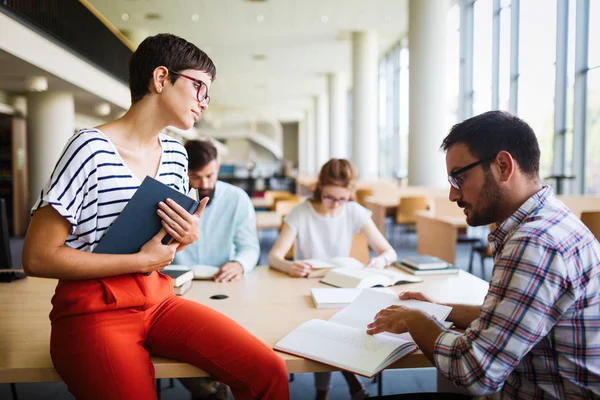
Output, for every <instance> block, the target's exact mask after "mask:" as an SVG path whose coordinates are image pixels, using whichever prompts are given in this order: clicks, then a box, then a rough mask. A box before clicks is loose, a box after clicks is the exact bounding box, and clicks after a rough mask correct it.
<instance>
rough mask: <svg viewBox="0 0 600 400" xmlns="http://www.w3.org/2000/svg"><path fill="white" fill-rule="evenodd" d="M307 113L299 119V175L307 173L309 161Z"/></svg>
mask: <svg viewBox="0 0 600 400" xmlns="http://www.w3.org/2000/svg"><path fill="white" fill-rule="evenodd" d="M306 126H307V124H306V113H305V114H304V118H303V119H302V120H300V121H298V175H299V176H305V175H307V173H308V172H307V167H308V166H307V163H306V153H307V148H306V140H307V136H308V132H307V129H306Z"/></svg>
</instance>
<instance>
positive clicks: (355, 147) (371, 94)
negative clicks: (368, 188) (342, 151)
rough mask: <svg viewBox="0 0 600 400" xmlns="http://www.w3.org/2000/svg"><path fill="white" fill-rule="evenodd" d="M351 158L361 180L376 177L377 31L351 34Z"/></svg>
mask: <svg viewBox="0 0 600 400" xmlns="http://www.w3.org/2000/svg"><path fill="white" fill-rule="evenodd" d="M352 59H353V69H354V74H353V75H354V77H353V79H352V81H353V88H354V91H353V95H352V98H353V101H352V102H353V107H352V109H353V113H354V115H353V129H352V154H353V161H354V163H355V164H356V168H357V170H358V176H359V177H360V178H361V179H373V178H377V165H378V159H377V158H378V157H377V141H378V138H377V65H378V51H377V33H376V32H375V31H368V32H354V33H353V34H352Z"/></svg>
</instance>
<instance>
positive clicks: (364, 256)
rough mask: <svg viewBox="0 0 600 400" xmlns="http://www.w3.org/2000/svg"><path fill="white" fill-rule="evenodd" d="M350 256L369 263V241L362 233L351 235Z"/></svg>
mask: <svg viewBox="0 0 600 400" xmlns="http://www.w3.org/2000/svg"><path fill="white" fill-rule="evenodd" d="M350 257H353V258H356V259H357V260H358V261H360V262H361V263H363V264H368V263H369V242H368V241H367V238H366V237H365V235H363V234H362V233H357V234H356V235H354V236H353V237H352V247H350Z"/></svg>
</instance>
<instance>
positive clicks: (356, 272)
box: [322, 267, 392, 288]
mask: <svg viewBox="0 0 600 400" xmlns="http://www.w3.org/2000/svg"><path fill="white" fill-rule="evenodd" d="M322 282H324V283H328V284H330V285H333V286H337V287H344V288H370V287H373V286H375V285H381V286H389V285H391V283H392V282H391V281H390V280H389V278H387V277H386V276H384V275H381V274H377V273H375V272H374V271H373V270H371V269H368V268H353V267H344V268H335V269H332V270H331V271H329V272H328V273H327V275H325V277H324V278H323V280H322Z"/></svg>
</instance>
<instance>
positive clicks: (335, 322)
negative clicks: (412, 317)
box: [275, 290, 451, 377]
mask: <svg viewBox="0 0 600 400" xmlns="http://www.w3.org/2000/svg"><path fill="white" fill-rule="evenodd" d="M391 305H404V306H406V307H412V308H418V309H420V310H423V311H424V312H426V313H428V314H430V315H432V316H434V317H435V318H436V319H437V320H438V321H444V320H445V319H446V317H447V316H448V314H450V311H451V308H450V307H447V306H442V305H439V304H433V303H426V302H422V301H417V300H406V301H402V300H399V299H398V298H397V296H396V295H394V294H389V293H384V292H379V291H376V290H364V291H362V292H361V294H360V295H359V296H358V297H357V298H356V299H355V300H354V301H353V302H352V303H350V304H349V305H348V306H347V307H346V308H344V309H343V310H341V311H339V312H338V313H337V314H335V315H334V316H333V317H331V318H330V319H329V320H328V321H324V320H320V319H313V320H310V321H307V322H305V323H303V324H302V325H300V326H299V327H297V328H296V329H294V330H293V331H292V332H291V333H289V334H288V335H287V336H286V337H284V338H283V339H281V340H280V341H279V342H278V343H277V344H276V345H275V350H279V351H282V352H284V353H289V354H293V355H297V356H300V357H304V358H307V359H309V360H314V361H318V362H322V363H324V364H328V365H332V366H334V367H337V368H340V369H343V370H346V371H350V372H354V373H356V374H359V375H363V376H366V377H372V376H374V375H376V374H377V373H379V372H380V371H381V370H383V369H385V368H386V367H388V366H389V365H390V364H392V363H394V362H395V361H397V360H399V359H400V358H402V357H404V356H406V355H408V354H410V353H412V352H413V351H415V350H416V349H417V345H416V344H415V343H414V341H413V340H412V338H411V336H410V335H409V334H408V333H403V334H392V333H380V334H378V335H368V334H367V333H366V330H367V325H368V324H369V323H370V322H371V321H373V318H374V317H375V315H376V314H377V313H378V312H379V311H380V310H382V309H384V308H386V307H389V306H391Z"/></svg>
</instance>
